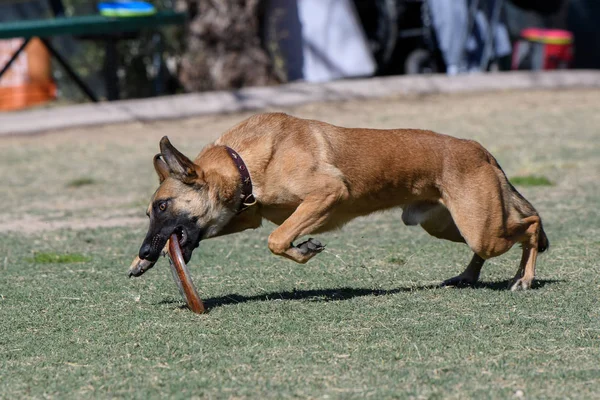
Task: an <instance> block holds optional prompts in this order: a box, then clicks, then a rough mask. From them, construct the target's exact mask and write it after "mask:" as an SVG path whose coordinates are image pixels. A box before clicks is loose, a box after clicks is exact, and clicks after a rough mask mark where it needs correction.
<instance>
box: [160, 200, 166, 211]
mask: <svg viewBox="0 0 600 400" xmlns="http://www.w3.org/2000/svg"><path fill="white" fill-rule="evenodd" d="M158 209H159V210H160V211H165V210H166V209H167V202H166V201H163V202H161V203H160V204H159V205H158Z"/></svg>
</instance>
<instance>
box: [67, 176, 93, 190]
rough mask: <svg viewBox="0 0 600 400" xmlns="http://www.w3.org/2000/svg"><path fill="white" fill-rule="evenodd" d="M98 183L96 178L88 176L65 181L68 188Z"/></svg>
mask: <svg viewBox="0 0 600 400" xmlns="http://www.w3.org/2000/svg"><path fill="white" fill-rule="evenodd" d="M96 183H98V182H97V180H96V179H94V178H90V177H82V178H76V179H73V180H71V181H69V182H68V183H67V187H69V188H79V187H82V186H88V185H94V184H96Z"/></svg>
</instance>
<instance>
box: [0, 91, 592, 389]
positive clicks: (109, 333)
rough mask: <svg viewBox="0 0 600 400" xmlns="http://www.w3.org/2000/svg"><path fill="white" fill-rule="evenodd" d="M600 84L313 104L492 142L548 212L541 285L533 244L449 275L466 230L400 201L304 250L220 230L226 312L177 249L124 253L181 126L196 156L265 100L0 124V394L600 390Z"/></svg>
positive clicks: (367, 119)
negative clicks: (196, 297) (526, 263)
mask: <svg viewBox="0 0 600 400" xmlns="http://www.w3.org/2000/svg"><path fill="white" fill-rule="evenodd" d="M599 104H600V92H598V91H586V90H577V91H555V92H502V93H489V94H476V95H467V96H465V95H451V96H447V95H444V96H441V95H440V96H426V97H399V98H390V99H382V100H371V101H351V102H345V103H329V104H313V105H306V106H302V107H297V108H294V109H287V110H286V111H287V112H289V113H292V114H294V115H298V116H303V117H309V118H317V119H321V120H325V121H328V122H332V123H335V124H339V125H345V126H365V127H376V128H384V127H418V128H429V129H434V130H436V131H438V132H443V133H448V134H452V135H455V136H459V137H465V138H471V139H475V140H478V141H480V142H481V143H482V144H483V145H484V146H485V147H487V148H488V149H489V150H490V151H491V152H492V153H493V154H494V155H495V156H496V157H497V159H498V160H499V162H500V164H501V165H502V166H503V168H504V170H505V171H506V173H507V174H508V176H509V177H511V178H513V180H514V183H515V184H516V185H517V188H518V189H519V190H520V191H521V193H523V194H524V195H525V196H526V197H527V198H528V199H529V200H530V201H531V202H532V203H533V204H534V206H535V207H536V208H537V209H538V211H539V212H540V214H541V216H542V218H543V221H544V228H545V230H546V232H547V234H548V237H549V239H550V241H551V248H550V250H549V251H548V252H547V253H544V254H543V255H541V256H540V257H539V258H538V273H537V281H536V283H535V284H534V288H533V289H532V290H530V291H527V292H517V293H513V292H510V291H509V290H507V285H508V280H509V279H510V278H511V277H512V276H513V275H514V273H515V272H516V270H517V266H518V261H519V256H520V251H518V250H517V249H514V250H512V251H511V252H509V253H508V254H506V255H504V256H502V257H499V258H496V259H493V260H491V261H489V262H488V263H486V265H485V266H484V268H483V272H482V277H481V279H482V282H481V284H479V285H478V286H477V287H476V288H467V289H452V288H439V287H437V284H438V283H439V282H441V281H442V280H443V279H445V278H448V277H451V276H454V275H456V274H458V273H459V272H460V271H462V269H463V268H464V266H465V265H466V264H467V262H468V261H469V259H470V253H469V250H468V248H467V247H466V246H464V245H458V244H453V243H449V242H443V241H440V240H437V239H434V238H431V237H429V236H428V235H427V234H426V233H424V232H423V231H422V230H420V228H414V227H413V228H409V227H405V226H404V225H403V224H402V222H401V218H400V212H398V211H390V212H386V213H381V214H376V215H372V216H370V217H367V218H361V219H359V220H356V221H354V222H352V223H350V224H349V225H348V226H346V227H345V228H344V229H343V230H341V231H338V232H334V233H329V234H324V235H320V236H317V238H318V239H319V240H321V241H322V242H324V243H326V244H327V249H326V251H325V252H323V253H321V254H320V255H318V256H317V257H315V258H314V259H313V260H311V261H310V262H309V263H308V264H306V265H297V264H294V263H293V262H291V261H287V260H285V259H280V258H277V257H275V256H273V255H271V253H270V252H269V250H268V248H267V237H268V235H269V233H270V231H271V230H272V229H273V225H271V224H268V223H266V224H265V225H264V226H263V227H262V228H260V229H258V230H256V231H252V232H244V233H242V234H237V235H232V236H228V237H223V238H218V239H213V240H209V241H206V242H203V243H202V244H201V245H200V247H199V248H198V249H197V250H196V252H195V254H194V257H193V258H192V260H191V261H190V263H189V267H190V271H191V273H192V276H193V278H194V281H195V283H196V286H197V287H198V290H199V292H200V295H201V297H202V298H203V299H204V301H205V303H206V305H207V306H208V308H209V313H208V314H205V315H195V314H193V313H191V312H190V311H189V310H187V309H186V308H185V307H184V303H183V301H182V299H181V297H180V296H179V293H178V291H177V288H176V286H175V284H174V282H173V280H172V278H171V276H170V272H169V268H168V264H167V261H166V260H162V261H160V262H159V263H158V264H157V266H156V267H155V268H154V269H152V270H151V271H149V272H147V273H146V274H145V275H144V276H143V277H141V278H137V279H136V278H132V279H128V278H127V276H126V271H127V268H128V266H129V264H130V262H131V260H132V259H133V257H134V256H135V255H136V254H137V251H138V249H139V246H140V244H141V242H142V239H143V237H144V235H145V229H146V227H147V221H146V217H145V215H144V214H145V207H146V204H147V202H148V200H149V198H150V195H151V194H152V192H153V190H154V189H155V188H156V186H157V179H156V177H155V175H154V171H153V168H152V163H151V160H152V156H153V155H154V154H155V153H156V152H157V151H158V140H159V139H160V137H161V136H162V135H164V134H168V135H169V137H170V139H171V140H172V142H173V143H174V145H175V146H177V147H178V148H180V149H181V150H183V151H184V153H186V154H188V155H190V156H193V155H195V154H196V153H197V152H198V151H199V150H200V149H201V147H202V146H203V145H204V144H206V143H208V142H209V141H211V140H213V139H214V138H216V137H217V136H218V134H219V133H220V132H223V131H224V130H225V129H227V128H228V127H230V126H232V125H233V124H235V123H236V122H238V121H240V120H241V119H243V118H245V117H246V116H247V115H248V114H232V115H226V116H211V117H203V118H195V119H189V120H184V121H170V122H156V123H137V124H128V125H114V126H106V127H94V128H85V129H74V130H69V131H65V132H55V133H49V134H44V135H37V136H31V137H12V138H2V139H0V152H1V154H2V157H0V193H2V200H3V207H1V208H0V321H1V322H0V398H6V399H14V398H28V397H35V398H42V397H50V398H88V397H100V398H106V397H124V398H166V397H169V398H192V397H195V398H210V399H220V398H235V399H240V398H294V397H295V398H344V399H346V398H365V397H371V398H374V399H382V398H460V399H463V398H478V399H480V398H512V397H516V398H519V397H522V398H593V397H597V396H598V393H600V361H599V360H600V273H599V272H600V263H599V262H598V259H599V258H600V215H599V212H598V206H599V204H600V178H599V177H600V108H599V106H598V105H599Z"/></svg>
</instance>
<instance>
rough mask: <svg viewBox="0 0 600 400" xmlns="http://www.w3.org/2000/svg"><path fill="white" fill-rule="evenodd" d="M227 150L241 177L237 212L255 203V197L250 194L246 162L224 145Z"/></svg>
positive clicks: (250, 187)
mask: <svg viewBox="0 0 600 400" xmlns="http://www.w3.org/2000/svg"><path fill="white" fill-rule="evenodd" d="M225 148H226V149H227V152H228V153H229V155H230V156H231V159H232V160H233V162H234V163H235V166H236V167H237V169H238V171H239V172H240V177H241V178H242V193H241V195H240V197H241V198H242V204H241V205H240V209H239V210H238V214H239V213H241V212H242V211H244V210H246V209H247V208H249V207H251V206H253V205H255V204H256V199H255V198H254V195H253V194H252V179H251V178H250V172H248V168H247V167H246V164H244V160H242V157H240V155H239V154H238V153H237V152H236V151H235V150H234V149H232V148H231V147H228V146H225Z"/></svg>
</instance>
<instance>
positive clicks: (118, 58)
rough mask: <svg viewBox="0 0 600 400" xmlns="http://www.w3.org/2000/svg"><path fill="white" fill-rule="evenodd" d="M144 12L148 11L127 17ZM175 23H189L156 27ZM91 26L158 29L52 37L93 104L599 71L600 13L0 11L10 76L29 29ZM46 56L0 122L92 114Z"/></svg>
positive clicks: (194, 3) (565, 1) (430, 1)
mask: <svg viewBox="0 0 600 400" xmlns="http://www.w3.org/2000/svg"><path fill="white" fill-rule="evenodd" d="M140 4H141V6H142V7H146V8H144V11H143V12H140V13H139V14H135V13H132V12H130V11H129V10H131V6H134V5H135V6H136V7H137V6H140ZM107 10H108V11H107ZM165 12H171V13H173V12H174V13H175V14H177V15H180V16H182V18H181V20H180V21H181V22H170V23H165V24H162V23H158V21H159V18H161V16H162V15H163V14H161V13H165ZM94 15H95V16H100V17H101V18H106V19H118V18H122V19H123V20H125V21H126V23H127V21H131V19H133V18H155V19H156V21H157V23H156V24H155V25H152V24H151V23H150V24H149V25H148V24H147V25H146V26H144V27H142V28H139V29H138V28H135V29H133V28H132V29H125V30H124V31H119V30H117V31H113V32H101V33H96V34H89V35H86V34H83V35H82V34H77V35H69V34H65V33H64V32H63V33H60V34H52V35H49V36H48V37H47V38H46V39H47V40H48V41H49V42H50V43H51V44H52V47H53V48H54V50H55V51H56V52H58V53H59V54H60V55H61V56H62V57H63V58H64V60H65V62H67V63H68V65H69V66H70V67H71V68H72V69H73V71H74V73H75V74H76V75H77V77H79V78H80V79H81V80H82V81H83V82H84V84H85V85H87V86H88V87H89V89H90V90H91V91H92V92H93V93H94V94H95V95H96V96H97V100H106V99H108V100H116V99H129V98H143V97H150V96H157V95H167V94H176V93H185V92H197V91H209V90H230V89H239V88H242V87H247V86H265V85H278V84H282V83H286V82H293V81H309V82H325V81H330V80H336V79H350V78H365V77H370V76H381V75H401V74H431V73H441V74H449V75H458V74H467V73H486V72H488V71H498V70H500V71H505V70H516V69H520V70H550V69H563V68H586V69H589V68H599V67H600V51H598V50H599V49H598V47H599V46H600V24H598V23H597V22H598V21H600V1H598V0H152V1H149V2H146V3H143V2H139V1H137V2H134V1H125V0H121V1H112V2H108V1H107V2H100V1H93V0H0V68H2V67H3V66H5V65H6V64H7V63H8V61H9V60H11V58H13V56H14V54H15V52H16V51H17V50H18V49H19V48H20V46H22V45H23V43H24V41H23V39H21V38H19V37H11V36H16V35H17V34H18V32H19V27H20V26H23V27H24V28H27V29H29V31H27V30H24V32H25V31H26V32H30V31H31V29H32V28H31V25H23V24H26V23H27V21H29V22H31V21H33V22H34V23H35V24H37V25H36V26H37V27H38V28H39V27H40V26H46V25H45V24H47V23H48V21H52V20H62V19H64V18H67V19H71V20H72V21H75V22H77V23H84V22H85V21H91V20H87V19H81V17H87V16H94ZM77 18H80V19H77ZM82 21H83V22H82ZM171 21H175V20H174V19H172V20H171ZM84 26H85V25H84ZM90 26H91V25H90ZM3 27H4V28H5V29H4V34H3V35H2V32H3ZM15 27H16V28H15ZM8 28H10V29H8ZM9 31H10V32H12V33H10V32H9ZM7 32H8V33H7ZM46 47H47V46H44V45H43V42H38V41H36V40H31V41H30V42H29V43H28V44H27V46H26V47H25V50H24V51H22V52H21V53H20V54H19V55H18V57H16V58H15V60H14V61H13V62H12V64H11V65H10V68H8V69H7V70H6V71H4V74H3V75H1V77H0V110H14V109H19V108H24V107H29V106H32V105H39V104H47V103H48V102H49V104H62V103H73V102H84V101H87V99H88V98H89V96H86V94H85V92H84V91H82V90H81V87H80V85H77V84H76V82H75V81H74V79H73V77H72V76H70V75H69V73H68V71H66V70H65V68H64V67H63V64H61V63H57V62H56V57H53V56H52V55H53V54H52V51H50V52H49V51H48V48H46ZM51 50H52V49H51Z"/></svg>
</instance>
